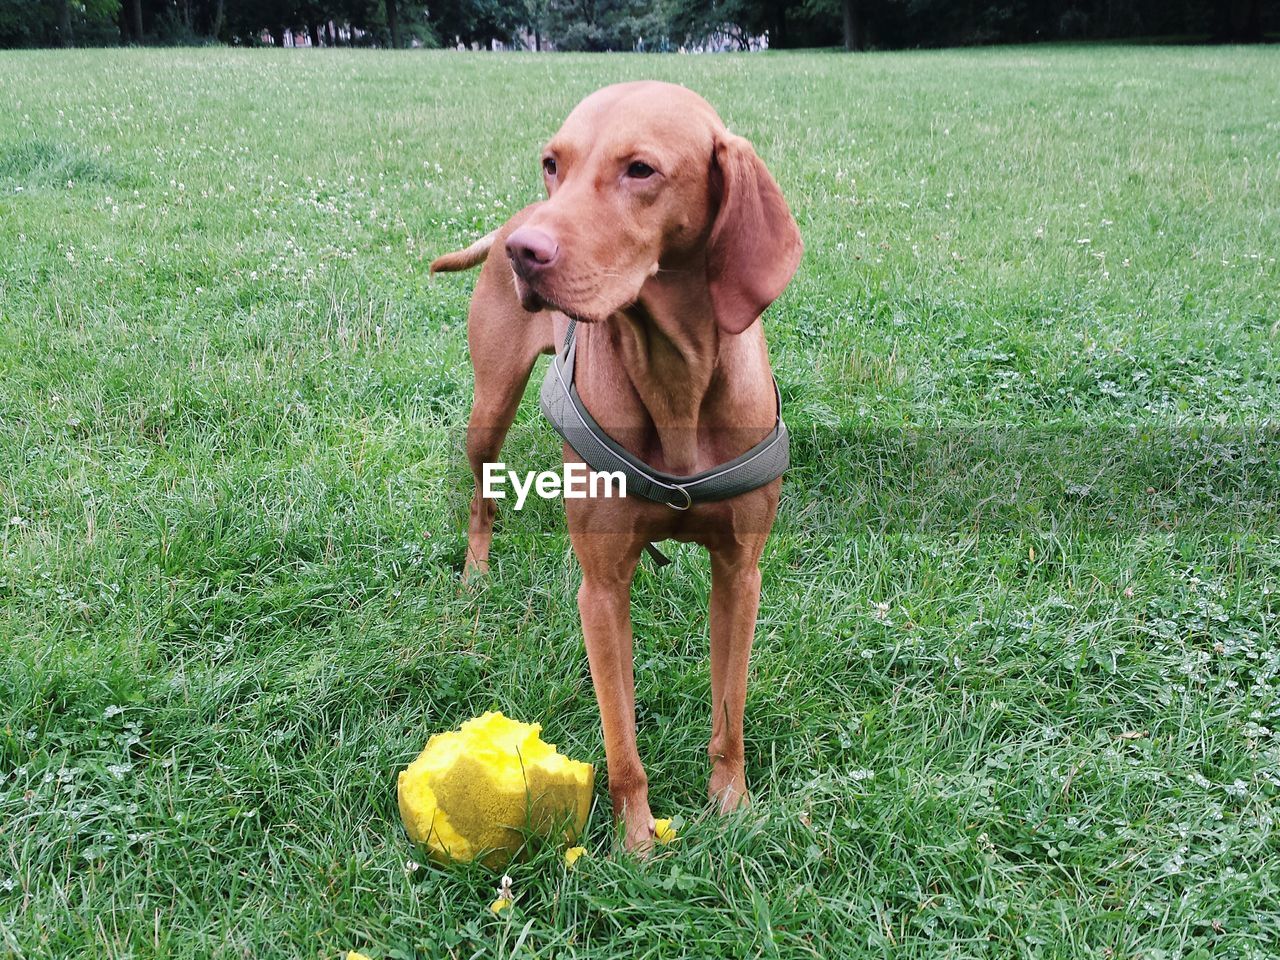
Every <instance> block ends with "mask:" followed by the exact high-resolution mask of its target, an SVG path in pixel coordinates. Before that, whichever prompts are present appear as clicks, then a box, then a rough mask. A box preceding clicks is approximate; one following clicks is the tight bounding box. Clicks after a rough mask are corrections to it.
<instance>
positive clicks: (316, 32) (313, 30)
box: [307, 23, 320, 50]
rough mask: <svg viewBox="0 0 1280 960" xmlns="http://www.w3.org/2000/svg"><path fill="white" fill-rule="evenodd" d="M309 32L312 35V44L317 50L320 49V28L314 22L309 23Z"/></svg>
mask: <svg viewBox="0 0 1280 960" xmlns="http://www.w3.org/2000/svg"><path fill="white" fill-rule="evenodd" d="M307 33H308V34H309V35H310V37H311V45H312V46H313V47H315V48H316V49H317V50H319V49H320V28H319V27H318V26H316V25H315V24H314V23H308V24H307Z"/></svg>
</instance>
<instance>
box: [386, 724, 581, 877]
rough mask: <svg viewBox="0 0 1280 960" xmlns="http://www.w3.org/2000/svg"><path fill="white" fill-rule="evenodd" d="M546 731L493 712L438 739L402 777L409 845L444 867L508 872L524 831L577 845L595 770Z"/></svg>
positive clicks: (400, 787)
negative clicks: (453, 864)
mask: <svg viewBox="0 0 1280 960" xmlns="http://www.w3.org/2000/svg"><path fill="white" fill-rule="evenodd" d="M541 732H542V726H541V725H540V724H537V723H521V722H520V721H518V720H512V719H510V718H508V717H505V716H503V715H502V714H501V713H497V712H490V713H486V714H484V715H482V716H479V717H476V718H475V719H474V720H468V721H467V722H466V723H464V724H463V725H462V728H461V729H460V730H454V731H450V732H449V733H438V734H436V735H435V736H433V737H432V738H431V739H430V740H429V741H427V747H426V749H425V750H423V751H422V753H421V754H419V755H418V759H416V760H414V761H413V762H412V763H411V764H409V766H408V767H407V768H406V769H404V770H402V771H400V779H399V784H398V791H397V792H398V796H399V801H400V817H401V819H402V820H403V821H404V827H405V830H406V831H408V833H409V838H410V839H411V840H413V841H414V842H415V843H419V844H422V845H423V846H424V847H425V848H426V849H427V851H428V852H429V853H430V855H431V857H432V858H433V859H435V860H438V861H441V862H449V861H469V860H474V859H476V857H480V858H481V862H483V863H484V864H485V865H486V866H489V867H493V868H497V867H501V866H503V865H504V864H506V863H507V862H508V861H509V860H510V859H511V856H512V855H513V854H514V853H515V852H516V851H517V850H518V849H519V848H520V846H521V844H523V843H524V841H525V835H524V833H523V832H522V831H531V832H533V833H535V834H541V835H544V836H545V835H547V834H549V833H550V832H551V831H553V830H556V829H557V828H563V829H564V830H565V834H564V839H565V840H567V841H570V842H572V841H573V840H575V839H576V838H577V837H578V835H579V834H580V833H581V832H582V830H583V829H584V828H585V827H586V824H587V814H588V812H589V811H590V809H591V789H592V787H593V785H594V783H595V770H594V768H593V767H592V766H591V764H589V763H582V762H580V761H578V760H570V759H569V758H568V757H565V756H562V755H561V754H560V753H558V752H557V751H556V748H555V744H552V743H544V742H543V740H542V738H541V737H540V736H539V734H540V733H541Z"/></svg>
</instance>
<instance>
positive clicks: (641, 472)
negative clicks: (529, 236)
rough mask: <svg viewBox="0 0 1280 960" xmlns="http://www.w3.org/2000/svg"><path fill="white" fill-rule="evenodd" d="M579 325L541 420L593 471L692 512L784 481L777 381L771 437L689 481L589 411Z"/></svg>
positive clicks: (548, 387) (572, 324) (551, 381)
mask: <svg viewBox="0 0 1280 960" xmlns="http://www.w3.org/2000/svg"><path fill="white" fill-rule="evenodd" d="M576 327H577V321H576V320H572V319H571V320H570V321H569V329H568V331H567V332H566V334H565V338H564V351H563V352H562V353H557V354H556V355H555V356H554V357H552V359H551V365H550V366H549V367H548V368H547V374H546V377H544V378H543V381H542V391H541V394H540V398H539V399H540V403H541V407H542V413H543V415H544V416H545V417H546V418H547V419H548V420H550V421H551V425H552V426H553V427H555V429H556V432H557V433H559V434H560V436H561V437H563V438H564V440H565V442H566V443H568V444H569V446H571V447H572V448H573V449H574V451H575V452H576V453H577V454H578V456H580V457H581V458H582V459H583V461H584V462H585V463H586V464H587V466H589V467H591V469H592V470H594V471H596V472H598V473H603V472H610V473H611V472H615V471H616V472H619V473H621V474H622V475H623V476H624V477H626V480H627V493H628V494H632V493H634V494H637V495H638V496H641V497H644V498H645V499H646V500H652V501H654V502H655V503H665V504H666V505H667V506H669V507H671V508H672V509H675V510H688V509H689V508H690V507H692V506H693V505H694V504H695V503H709V502H711V501H714V500H727V499H729V498H730V497H736V496H738V495H739V494H741V493H746V492H748V491H750V490H755V489H757V488H759V487H763V486H764V485H765V484H766V483H770V482H771V481H773V480H776V479H777V478H778V477H780V476H782V474H783V472H784V471H785V470H786V469H787V467H788V466H789V465H790V461H791V454H790V436H789V434H788V432H787V425H786V424H785V423H783V421H782V394H781V393H780V392H779V391H778V381H777V379H774V381H773V394H774V398H775V400H776V402H777V405H778V417H777V421H776V422H775V424H774V427H773V430H771V431H770V432H769V435H768V436H767V437H765V438H764V439H763V440H761V441H760V442H759V443H757V444H756V445H755V446H753V447H752V448H751V449H750V450H748V451H747V452H746V453H744V454H742V455H741V456H738V457H734V458H733V459H732V460H730V461H728V462H727V463H722V464H720V465H718V466H715V467H712V468H711V469H709V470H704V471H702V472H701V473H694V474H690V475H688V476H678V475H675V474H670V473H663V472H662V471H660V470H655V469H653V468H652V467H651V466H649V465H648V464H647V463H645V462H644V461H643V460H641V459H639V458H638V457H636V456H634V455H633V454H631V453H630V452H629V451H628V450H626V449H625V448H624V447H623V446H622V445H621V444H620V443H618V442H617V441H616V440H614V439H613V438H612V437H610V436H609V435H608V434H607V433H605V431H604V429H603V428H602V427H601V426H600V424H598V423H597V422H596V421H595V418H594V417H592V416H591V414H590V413H589V412H588V411H587V408H586V405H585V404H583V402H582V398H581V397H580V396H579V395H578V390H577V387H576V386H574V360H575V358H576V356H577V341H576V338H575V336H574V334H575V330H576Z"/></svg>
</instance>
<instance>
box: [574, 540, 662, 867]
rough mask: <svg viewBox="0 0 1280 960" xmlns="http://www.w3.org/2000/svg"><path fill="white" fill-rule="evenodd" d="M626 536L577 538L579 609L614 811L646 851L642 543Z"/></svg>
mask: <svg viewBox="0 0 1280 960" xmlns="http://www.w3.org/2000/svg"><path fill="white" fill-rule="evenodd" d="M622 539H624V538H621V537H617V536H603V535H596V536H591V535H587V536H584V537H575V538H574V549H575V551H576V552H577V554H578V559H579V561H580V562H581V564H582V586H581V587H579V588H578V612H579V614H580V615H581V616H582V632H583V634H584V636H585V638H586V645H587V659H588V660H589V661H590V662H591V680H592V683H593V684H594V685H595V690H596V700H597V701H598V702H599V704H600V720H601V723H602V726H603V728H604V752H605V761H606V764H607V766H608V769H609V796H610V798H611V799H612V800H613V815H614V817H615V818H617V819H619V820H621V821H622V823H623V827H624V829H625V842H626V846H627V849H628V850H635V851H638V852H641V853H643V852H645V851H647V850H649V848H650V847H652V846H653V828H654V822H653V817H652V815H651V814H650V813H649V780H648V777H647V776H646V775H645V772H644V766H643V765H642V764H641V762H640V751H639V750H638V749H637V748H636V694H635V673H634V663H633V659H632V638H631V581H632V578H633V577H634V576H635V571H636V564H637V563H638V562H639V559H640V550H641V542H636V543H631V542H626V543H620V542H618V541H620V540H622ZM625 539H626V540H627V541H630V539H631V538H629V537H628V538H625Z"/></svg>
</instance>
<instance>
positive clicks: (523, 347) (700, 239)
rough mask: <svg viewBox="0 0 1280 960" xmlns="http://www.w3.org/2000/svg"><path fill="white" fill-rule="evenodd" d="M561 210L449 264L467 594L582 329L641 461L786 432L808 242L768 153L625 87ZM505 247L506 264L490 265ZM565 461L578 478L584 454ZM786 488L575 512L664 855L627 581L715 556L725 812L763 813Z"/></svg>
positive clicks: (551, 183) (715, 686)
mask: <svg viewBox="0 0 1280 960" xmlns="http://www.w3.org/2000/svg"><path fill="white" fill-rule="evenodd" d="M542 169H543V174H544V178H545V181H546V188H547V199H546V200H544V201H541V202H539V203H534V204H532V205H530V206H528V207H526V208H525V209H524V210H522V211H520V212H519V213H517V214H516V215H515V216H514V217H512V218H511V219H510V220H509V221H508V222H507V223H506V224H505V225H503V226H502V227H501V228H499V229H498V230H496V231H494V232H493V233H491V234H490V235H489V236H487V237H484V238H483V239H482V240H479V241H477V242H476V243H475V244H473V245H472V246H470V247H469V248H467V249H466V250H463V251H459V252H456V253H451V254H447V255H445V256H443V257H440V258H439V259H438V260H436V261H435V262H434V263H432V264H431V269H432V271H433V272H435V271H442V270H443V271H448V270H463V269H466V268H469V267H472V266H475V265H476V264H477V263H479V262H481V261H482V260H484V261H485V265H484V269H483V270H482V271H481V274H480V279H479V281H478V283H477V285H476V289H475V294H474V296H473V298H472V301H471V311H470V316H469V320H468V324H469V325H468V332H467V337H468V343H469V346H470V349H471V361H472V364H473V366H474V367H475V401H474V404H473V406H472V409H471V420H470V425H469V432H468V437H467V456H468V458H469V460H470V462H471V467H472V470H473V471H474V472H475V475H476V491H475V496H474V498H473V500H472V504H471V520H470V526H469V530H468V547H467V570H466V573H467V574H468V575H470V574H474V573H477V572H483V571H485V570H487V568H488V562H489V544H490V540H491V538H492V532H493V520H494V513H495V505H494V503H493V501H491V500H487V499H485V498H483V497H482V496H481V485H480V478H481V472H482V468H483V464H484V463H485V462H487V461H495V460H497V459H498V455H499V451H500V449H501V447H502V441H503V438H504V437H505V436H506V433H507V430H508V429H509V428H510V426H511V422H512V420H513V419H514V417H515V413H516V407H517V405H518V404H519V402H520V399H521V396H522V395H523V393H524V389H525V384H526V383H527V381H528V378H529V373H530V371H531V370H532V368H533V365H534V361H535V360H536V359H537V357H538V355H539V354H540V353H550V352H552V349H553V344H560V343H563V342H564V337H565V331H566V328H567V326H568V323H569V318H570V317H572V318H574V319H576V320H577V321H579V322H578V326H577V331H576V337H577V344H578V346H577V387H578V392H579V394H580V396H581V398H582V401H583V403H584V404H585V406H586V407H587V409H588V410H589V411H590V413H591V414H592V415H593V416H594V417H595V419H596V421H597V422H598V423H599V424H600V426H602V427H603V428H604V429H605V430H606V431H607V432H608V433H609V434H610V435H611V436H612V437H614V438H615V439H616V440H617V441H618V442H620V443H621V444H622V445H623V446H624V447H625V448H626V449H627V450H628V451H630V452H631V453H632V454H635V455H636V456H638V457H640V458H641V459H642V460H644V461H646V462H647V463H648V464H650V465H651V466H652V467H654V468H656V469H658V470H662V471H664V472H666V473H672V474H679V475H687V474H691V473H695V472H697V471H701V470H705V469H708V468H710V467H713V466H715V465H717V464H721V463H724V462H726V461H728V460H731V459H732V458H734V457H737V456H739V455H740V454H742V453H743V452H744V451H746V450H748V449H750V448H751V447H752V445H753V444H755V443H756V442H757V441H759V440H761V439H762V438H763V437H765V436H766V435H767V434H768V433H769V432H770V431H771V430H772V429H773V427H774V424H775V418H776V416H777V408H776V398H775V395H774V388H773V384H772V378H771V372H770V368H769V356H768V351H767V349H766V346H765V338H764V330H763V329H762V327H761V324H759V323H757V322H756V321H757V319H758V318H759V317H760V314H761V312H763V310H764V309H765V308H766V307H767V306H768V305H769V304H770V303H772V302H773V301H774V300H775V299H776V298H777V297H778V296H779V295H780V294H781V293H782V291H783V289H784V288H785V287H786V286H787V284H788V283H789V282H790V280H791V277H792V275H793V274H794V273H795V270H796V267H797V265H798V264H799V261H800V255H801V251H802V244H801V240H800V233H799V231H798V230H797V228H796V224H795V221H794V220H793V219H792V217H791V213H790V211H789V210H788V209H787V203H786V201H785V200H784V199H783V197H782V193H781V191H779V189H778V185H777V184H776V183H775V182H774V180H773V178H772V177H771V176H770V175H769V171H768V170H767V169H765V166H764V163H763V162H761V160H760V158H759V157H758V156H756V153H755V151H754V150H753V149H752V147H751V144H749V143H748V142H747V141H746V140H744V139H742V138H741V137H738V136H734V135H733V134H731V133H729V132H728V130H726V129H725V126H724V124H723V123H722V122H721V120H720V118H719V116H717V115H716V112H715V111H714V110H713V109H712V108H711V106H710V105H709V104H707V102H706V101H705V100H703V99H702V98H701V97H699V96H697V95H696V94H694V93H692V92H690V91H688V90H686V89H684V88H683V87H678V86H673V85H671V84H665V83H647V82H646V83H624V84H618V85H617V86H611V87H606V88H605V89H603V90H600V91H598V92H597V93H594V94H592V95H591V96H589V97H587V98H586V99H585V100H583V101H582V103H580V104H579V105H578V106H577V108H576V109H574V111H573V112H572V113H571V114H570V115H569V118H568V119H567V120H566V121H565V123H564V126H562V127H561V128H560V131H559V132H558V133H557V134H556V135H555V136H554V137H553V138H552V139H551V142H550V143H549V144H548V145H547V147H546V149H545V150H544V151H543V155H542ZM495 244H496V245H497V246H498V248H499V249H505V252H506V254H507V256H506V257H488V254H489V251H490V249H491V248H492V247H493V246H494V245H495ZM564 459H565V462H566V463H575V462H576V463H581V462H582V461H581V459H580V458H579V457H578V455H577V454H576V453H575V452H574V451H573V450H572V449H571V448H570V447H569V446H568V445H567V444H566V445H565V448H564ZM780 487H781V480H780V479H779V480H774V481H772V482H770V483H768V484H766V485H765V486H762V487H759V488H757V489H755V490H752V491H751V492H749V493H744V494H740V495H738V496H735V497H732V498H731V499H727V500H721V501H718V502H713V503H702V504H697V505H695V506H694V507H692V508H691V509H689V510H685V511H677V510H674V509H672V508H671V507H669V506H667V505H665V504H660V503H654V502H652V501H648V500H644V499H641V498H639V497H628V498H626V499H574V500H568V499H567V500H566V501H565V510H566V513H567V515H568V522H569V535H570V538H571V540H572V541H573V549H574V552H575V553H576V554H577V556H578V560H579V562H580V563H581V564H582V586H581V588H580V589H579V590H578V610H579V612H580V614H581V616H582V628H583V632H584V634H585V635H586V646H587V656H588V659H589V660H590V663H591V677H592V680H593V681H594V684H595V690H596V698H597V699H598V701H599V704H600V715H601V719H602V721H603V726H604V743H605V755H606V759H607V765H608V770H609V793H610V796H611V797H612V800H613V809H614V815H615V816H617V817H620V818H621V819H622V820H623V822H624V824H625V831H626V845H627V847H628V848H629V849H635V850H641V851H643V850H646V849H648V848H649V847H650V846H651V845H652V843H653V830H654V821H653V818H652V816H651V815H650V812H649V799H648V780H647V778H646V776H645V772H644V767H643V766H642V765H641V762H640V755H639V753H638V752H637V750H636V729H635V683H634V675H633V669H632V643H631V611H630V606H631V581H632V577H633V576H634V574H635V569H636V564H637V562H638V561H639V558H640V553H641V551H642V549H643V548H644V545H645V544H646V543H647V542H649V541H657V540H664V539H675V540H683V541H694V542H696V543H700V544H702V545H703V546H705V547H706V548H707V549H708V551H709V552H710V554H711V708H712V721H711V741H710V746H709V748H708V753H709V754H710V757H711V764H712V768H711V778H710V784H709V787H708V793H709V795H710V797H711V798H712V800H713V801H715V802H717V803H718V804H719V807H720V809H721V810H722V811H729V810H733V809H735V808H736V807H738V806H739V805H741V804H744V803H745V802H746V801H747V784H746V778H745V774H744V771H743V743H742V736H743V731H742V717H743V709H744V705H745V701H746V693H747V660H748V657H749V656H750V653H751V642H752V638H753V635H754V633H755V624H756V613H757V611H758V609H759V605H760V569H759V561H760V554H761V552H762V550H763V549H764V543H765V540H766V539H767V537H768V535H769V530H770V528H771V527H772V525H773V519H774V515H775V513H776V511H777V506H778V491H779V489H780Z"/></svg>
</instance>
